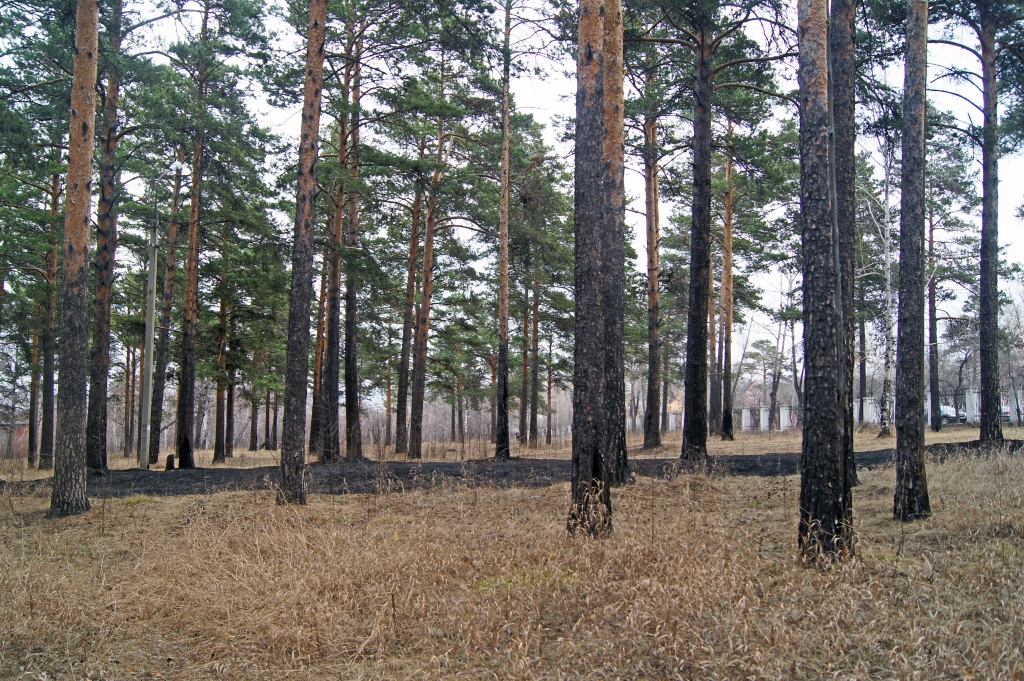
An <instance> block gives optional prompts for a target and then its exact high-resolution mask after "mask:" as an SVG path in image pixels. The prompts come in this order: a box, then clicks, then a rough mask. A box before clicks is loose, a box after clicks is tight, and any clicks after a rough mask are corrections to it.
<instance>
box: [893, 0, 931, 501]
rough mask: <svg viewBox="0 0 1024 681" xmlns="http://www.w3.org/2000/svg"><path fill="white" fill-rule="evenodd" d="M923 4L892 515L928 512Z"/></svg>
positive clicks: (915, 49) (911, 93)
mask: <svg viewBox="0 0 1024 681" xmlns="http://www.w3.org/2000/svg"><path fill="white" fill-rule="evenodd" d="M927 59H928V0H910V2H908V3H907V49H906V52H905V56H904V65H905V66H904V68H905V76H904V83H903V157H902V158H903V163H902V178H901V179H902V181H901V183H900V300H899V328H898V334H899V335H898V341H897V345H896V349H897V350H896V352H897V354H896V492H895V494H894V496H893V511H892V512H893V517H894V518H895V519H896V520H903V521H906V520H913V519H915V518H923V517H926V516H928V515H930V514H931V505H930V504H929V500H928V479H927V477H926V475H925V459H924V289H925V272H924V242H925V109H926V106H927V87H928V82H927Z"/></svg>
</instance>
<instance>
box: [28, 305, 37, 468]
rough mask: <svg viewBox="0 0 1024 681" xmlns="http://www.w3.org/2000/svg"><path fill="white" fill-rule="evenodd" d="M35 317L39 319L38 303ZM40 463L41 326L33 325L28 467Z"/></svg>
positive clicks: (29, 393)
mask: <svg viewBox="0 0 1024 681" xmlns="http://www.w3.org/2000/svg"><path fill="white" fill-rule="evenodd" d="M32 317H33V319H36V320H38V319H39V303H38V302H37V303H36V308H35V314H33V315H32ZM38 463H39V327H38V326H35V325H34V326H33V327H32V373H31V377H30V378H29V384H28V467H29V468H35V467H36V465H37V464H38Z"/></svg>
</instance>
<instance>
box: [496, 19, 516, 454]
mask: <svg viewBox="0 0 1024 681" xmlns="http://www.w3.org/2000/svg"><path fill="white" fill-rule="evenodd" d="M511 32H512V0H505V29H504V33H503V38H504V41H503V43H502V51H501V57H502V59H501V63H502V71H501V205H500V216H499V220H498V367H497V368H498V383H497V391H496V395H495V400H496V402H497V409H496V412H497V413H496V416H495V418H496V419H497V421H496V424H495V434H494V458H496V459H507V458H509V456H510V453H509V432H508V430H509V429H508V200H509V136H510V133H509V130H510V128H509V111H510V109H511V105H510V103H509V86H510V83H511V75H510V71H511V67H512V49H511V43H510V36H511Z"/></svg>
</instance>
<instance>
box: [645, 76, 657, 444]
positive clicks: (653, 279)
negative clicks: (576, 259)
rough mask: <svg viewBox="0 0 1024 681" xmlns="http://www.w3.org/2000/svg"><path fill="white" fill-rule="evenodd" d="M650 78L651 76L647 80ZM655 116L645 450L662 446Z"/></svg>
mask: <svg viewBox="0 0 1024 681" xmlns="http://www.w3.org/2000/svg"><path fill="white" fill-rule="evenodd" d="M650 78H653V72H652V74H651V76H650ZM658 156H659V149H658V116H657V114H648V115H647V116H646V117H645V118H644V190H645V191H644V196H645V203H646V214H647V215H646V222H647V409H646V410H644V449H653V448H655V447H660V446H661V431H660V430H659V428H658V406H659V402H661V399H660V398H659V392H660V389H661V347H660V345H661V309H660V308H661V281H660V277H661V219H660V218H661V216H660V214H659V206H658V204H659V202H660V200H661V196H660V194H661V192H660V191H659V186H658V172H659V167H658Z"/></svg>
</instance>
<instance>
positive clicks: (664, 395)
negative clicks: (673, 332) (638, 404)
mask: <svg viewBox="0 0 1024 681" xmlns="http://www.w3.org/2000/svg"><path fill="white" fill-rule="evenodd" d="M663 346H664V349H663V351H662V353H661V354H662V362H664V364H663V365H662V367H661V376H662V379H661V432H662V433H667V432H668V426H669V422H668V388H669V381H668V377H669V370H670V367H669V357H668V353H669V345H668V336H665V341H664V343H663Z"/></svg>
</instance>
